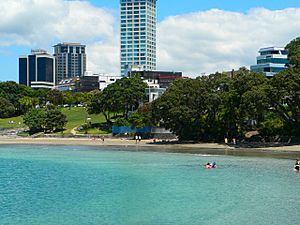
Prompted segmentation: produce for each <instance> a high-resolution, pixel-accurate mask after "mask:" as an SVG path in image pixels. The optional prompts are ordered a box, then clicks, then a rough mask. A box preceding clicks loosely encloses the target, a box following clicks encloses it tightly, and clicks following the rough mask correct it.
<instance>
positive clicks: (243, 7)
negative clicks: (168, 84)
mask: <svg viewBox="0 0 300 225" xmlns="http://www.w3.org/2000/svg"><path fill="white" fill-rule="evenodd" d="M170 2H171V4H170ZM0 10H1V12H4V13H2V15H1V19H0V67H1V70H0V81H6V80H15V81H18V57H19V56H20V55H27V54H29V53H30V50H31V49H34V48H43V49H46V50H48V51H49V52H50V53H52V52H53V48H52V46H53V45H55V44H57V43H59V42H81V43H82V44H86V46H87V59H88V63H87V70H89V71H93V72H95V73H105V74H116V75H119V71H120V69H119V67H120V66H119V0H90V1H71V0H69V1H67V0H47V1H45V0H10V1H5V0H0ZM157 17H158V24H157V49H158V52H157V64H158V65H157V69H159V70H171V71H182V72H183V74H184V75H185V76H191V77H196V76H198V75H201V74H208V73H213V72H216V71H219V72H221V71H227V70H231V69H238V68H240V67H242V66H246V67H249V66H250V65H251V64H255V57H256V56H257V54H258V53H257V52H258V50H259V48H261V47H268V46H285V45H286V44H287V43H288V42H289V41H291V40H292V39H294V38H296V37H298V36H300V23H299V21H300V1H299V0H285V1H283V0H260V1H259V0H243V1H241V0H184V1H183V0H172V1H171V0H158V2H157Z"/></svg>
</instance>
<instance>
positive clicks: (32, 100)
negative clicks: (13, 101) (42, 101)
mask: <svg viewBox="0 0 300 225" xmlns="http://www.w3.org/2000/svg"><path fill="white" fill-rule="evenodd" d="M19 103H20V109H21V111H22V113H26V112H28V110H29V109H31V108H33V107H35V106H36V105H38V103H39V99H38V98H36V97H28V96H24V97H22V98H20V99H19Z"/></svg>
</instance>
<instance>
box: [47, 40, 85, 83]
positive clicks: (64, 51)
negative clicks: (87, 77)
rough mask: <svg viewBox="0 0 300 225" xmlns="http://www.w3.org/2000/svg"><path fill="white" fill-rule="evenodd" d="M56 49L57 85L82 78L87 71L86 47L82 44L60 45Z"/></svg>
mask: <svg viewBox="0 0 300 225" xmlns="http://www.w3.org/2000/svg"><path fill="white" fill-rule="evenodd" d="M53 47H54V56H55V60H56V83H57V84H58V83H59V82H60V81H62V80H65V79H68V78H72V77H81V76H83V75H84V73H85V71H86V51H85V45H81V44H80V43H59V44H57V45H55V46H53Z"/></svg>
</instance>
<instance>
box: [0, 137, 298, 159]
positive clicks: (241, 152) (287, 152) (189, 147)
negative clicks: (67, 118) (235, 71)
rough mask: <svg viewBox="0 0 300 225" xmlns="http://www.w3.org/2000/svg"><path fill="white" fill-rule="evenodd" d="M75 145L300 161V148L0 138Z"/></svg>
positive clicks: (10, 142)
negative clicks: (297, 159)
mask: <svg viewBox="0 0 300 225" xmlns="http://www.w3.org/2000/svg"><path fill="white" fill-rule="evenodd" d="M13 144H18V145H19V144H26V145H27V144H28V145H74V146H80V145H85V146H99V147H100V146H115V147H120V148H121V147H122V149H123V148H125V149H127V150H133V151H158V152H175V153H190V154H222V155H237V156H259V157H276V158H277V157H278V158H290V159H294V158H300V145H293V146H280V147H263V148H234V147H229V146H227V145H222V144H217V143H197V144H170V143H153V140H142V141H141V142H138V143H136V142H135V140H128V139H117V138H106V139H105V140H104V141H102V140H101V139H94V138H21V137H7V136H2V137H0V145H13Z"/></svg>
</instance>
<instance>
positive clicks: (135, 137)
mask: <svg viewBox="0 0 300 225" xmlns="http://www.w3.org/2000/svg"><path fill="white" fill-rule="evenodd" d="M134 139H135V143H136V144H137V142H138V139H139V137H138V136H137V135H135V136H134Z"/></svg>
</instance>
